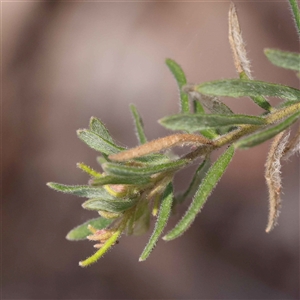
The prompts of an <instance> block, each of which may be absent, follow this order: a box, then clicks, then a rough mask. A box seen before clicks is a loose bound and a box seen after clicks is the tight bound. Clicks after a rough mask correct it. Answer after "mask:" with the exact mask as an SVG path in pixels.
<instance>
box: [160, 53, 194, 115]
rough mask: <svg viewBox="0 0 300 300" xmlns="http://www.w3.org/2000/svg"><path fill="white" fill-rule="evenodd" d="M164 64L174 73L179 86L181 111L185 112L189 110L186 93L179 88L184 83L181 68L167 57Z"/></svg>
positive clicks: (184, 79)
mask: <svg viewBox="0 0 300 300" xmlns="http://www.w3.org/2000/svg"><path fill="white" fill-rule="evenodd" d="M166 64H167V66H168V67H169V69H170V71H171V72H172V74H173V75H174V77H175V79H176V81H177V84H178V87H179V91H180V100H181V112H183V113H187V112H189V111H190V107H189V98H188V95H187V94H186V93H184V92H183V91H182V90H181V88H182V86H184V85H185V84H186V78H185V74H184V72H183V70H182V68H181V67H180V66H179V65H178V64H177V63H176V62H175V61H174V60H172V59H169V58H168V59H166Z"/></svg>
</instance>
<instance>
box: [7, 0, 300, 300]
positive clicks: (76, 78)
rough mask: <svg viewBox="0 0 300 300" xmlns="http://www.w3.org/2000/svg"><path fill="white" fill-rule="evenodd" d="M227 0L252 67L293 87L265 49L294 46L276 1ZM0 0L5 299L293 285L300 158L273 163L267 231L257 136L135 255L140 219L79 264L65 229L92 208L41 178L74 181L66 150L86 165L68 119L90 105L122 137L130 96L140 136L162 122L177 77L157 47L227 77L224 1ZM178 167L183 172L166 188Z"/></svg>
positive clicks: (83, 248)
mask: <svg viewBox="0 0 300 300" xmlns="http://www.w3.org/2000/svg"><path fill="white" fill-rule="evenodd" d="M236 4H237V9H238V14H239V18H240V22H241V26H242V31H243V36H244V39H245V41H246V43H247V50H248V53H249V57H250V59H251V61H252V69H253V74H254V77H255V78H257V79H260V80H266V81H270V82H276V83H283V84H287V85H290V86H293V87H299V81H298V80H297V78H296V76H295V74H294V73H293V72H289V71H285V70H283V69H279V68H277V67H275V66H272V65H271V64H270V63H269V62H268V61H267V59H266V58H265V56H264V54H263V49H264V48H266V47H270V48H279V49H283V50H288V51H298V50H299V40H298V38H297V34H296V30H295V28H294V24H293V22H292V20H291V17H290V10H289V7H288V4H287V1H281V2H275V1H273V2H264V1H256V2H253V1H251V2H250V1H249V2H247V1H245V2H243V1H239V2H237V3H236ZM1 5H2V59H3V60H2V75H3V78H2V87H3V94H2V119H1V122H2V125H3V128H2V145H3V148H2V153H3V158H2V160H3V161H2V168H3V170H2V174H3V180H2V183H3V192H2V283H1V285H2V298H3V299H299V160H298V158H297V157H293V158H292V159H291V161H290V162H289V163H288V164H287V165H285V166H284V167H283V170H282V171H283V184H284V190H283V192H284V194H283V197H282V198H283V208H282V212H281V215H280V219H279V226H277V227H276V229H275V230H274V231H273V232H271V233H270V234H266V233H265V226H266V223H267V215H268V202H267V197H268V195H267V188H266V185H265V182H264V175H263V174H264V163H265V159H266V155H267V151H268V148H269V143H268V142H266V143H264V144H262V145H260V146H258V147H256V148H254V149H251V150H249V151H246V152H245V151H239V152H237V153H236V155H235V158H234V160H233V162H232V164H231V165H230V167H229V169H228V171H227V172H226V174H225V176H224V177H223V179H222V180H221V182H220V183H219V185H218V187H217V188H216V190H215V191H214V193H213V194H212V196H211V197H210V198H209V201H208V202H207V204H206V205H205V208H204V209H203V211H202V213H201V214H200V215H199V216H198V218H197V220H196V221H195V223H194V224H193V226H192V227H191V228H190V230H189V231H188V232H187V233H186V234H185V235H184V236H182V237H181V238H179V239H177V240H175V241H172V242H168V243H165V242H163V241H160V242H159V244H158V246H157V248H156V249H155V250H154V251H153V253H152V255H151V256H150V258H149V259H148V260H147V261H146V262H143V263H139V262H138V257H139V255H140V253H141V252H142V250H143V247H144V245H145V243H146V242H147V239H148V237H149V234H150V233H149V234H147V235H145V236H141V237H126V236H123V237H122V239H121V241H120V243H119V244H118V245H117V246H115V247H114V248H113V249H112V250H111V251H110V252H109V253H107V254H106V255H105V257H104V258H102V259H101V260H100V261H99V262H98V263H97V264H96V265H93V266H92V267H90V268H85V269H82V268H80V267H78V261H79V260H82V259H83V258H85V257H87V256H88V255H90V254H91V253H92V252H93V251H94V250H93V248H92V244H91V243H90V242H78V243H72V242H69V241H67V240H65V235H66V233H67V232H68V231H69V230H70V229H71V228H73V227H74V226H76V225H78V224H80V223H82V222H84V221H85V220H87V219H88V218H93V217H95V216H96V215H95V213H92V212H86V211H83V210H82V209H81V203H82V199H80V198H76V197H72V196H68V195H63V194H60V193H57V192H55V191H52V190H50V189H49V188H48V187H46V182H48V181H54V182H60V183H66V184H84V183H85V182H86V181H87V180H88V178H87V176H86V175H85V174H83V173H82V172H81V171H80V170H78V169H76V166H75V165H76V162H85V163H87V164H89V165H91V166H93V167H95V168H97V163H96V156H97V153H96V152H95V151H93V150H91V149H89V148H88V147H87V146H86V145H85V144H83V143H82V142H81V141H80V140H79V139H77V137H76V133H75V131H76V129H78V128H85V127H87V126H88V122H89V118H90V116H96V117H99V118H101V120H102V121H103V122H104V123H105V124H106V125H107V127H108V128H109V130H110V132H111V134H112V136H113V137H114V138H115V139H116V141H118V142H119V143H120V144H121V145H126V146H129V147H131V146H134V145H136V138H135V135H134V131H133V126H132V117H131V115H130V112H129V109H128V105H129V104H130V103H135V104H136V105H137V107H138V109H139V111H140V113H141V115H142V116H143V118H144V123H145V128H146V133H147V135H148V137H149V139H154V138H158V137H162V136H164V135H166V134H168V131H167V130H165V129H163V128H162V127H161V126H160V125H158V124H157V122H156V121H157V120H158V119H159V118H161V117H163V116H165V115H169V114H172V113H176V112H177V111H178V91H177V87H176V83H175V81H174V79H173V77H172V75H171V74H170V72H169V70H168V68H167V67H166V66H165V64H164V60H165V58H167V57H170V58H173V59H175V60H176V61H177V62H178V63H180V65H181V66H182V68H183V69H184V70H185V72H186V74H187V77H188V81H189V82H192V83H200V82H204V81H209V80H214V79H222V78H234V77H237V75H236V72H235V69H234V65H233V62H232V58H231V51H230V48H229V43H228V39H227V32H228V25H227V15H228V9H229V1H223V2H213V1H210V2H139V3H137V2H122V1H118V2H63V1H61V2H60V1H52V2H46V1H45V2H26V1H24V2H22V1H19V2H9V1H6V2H2V3H1ZM225 101H226V103H228V104H229V105H230V106H231V107H232V108H233V110H235V111H236V112H239V113H243V112H244V113H250V114H259V113H261V112H262V111H261V109H260V108H259V107H256V106H255V105H254V104H253V103H252V102H251V100H249V99H246V98H242V99H225ZM271 102H272V103H273V104H276V103H278V100H276V99H271ZM190 177H191V170H186V171H184V172H182V174H181V175H179V176H178V177H177V178H176V186H177V189H178V190H180V189H182V188H184V187H185V186H186V184H187V182H188V180H189V178H190ZM187 206H188V203H186V204H184V205H183V207H182V208H181V210H179V212H178V215H176V216H174V217H173V218H172V220H171V221H170V227H171V226H172V225H174V224H175V223H176V221H177V220H178V219H179V218H180V214H181V213H183V211H184V209H186V208H187Z"/></svg>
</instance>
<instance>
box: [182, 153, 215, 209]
mask: <svg viewBox="0 0 300 300" xmlns="http://www.w3.org/2000/svg"><path fill="white" fill-rule="evenodd" d="M210 165H211V162H210V159H209V158H207V159H205V160H204V161H203V162H202V163H201V164H200V166H199V167H198V168H197V170H196V172H195V174H194V176H193V178H192V180H191V183H190V185H189V186H188V188H187V189H186V190H185V192H184V193H182V194H181V195H179V196H178V197H176V200H177V201H178V203H181V202H183V201H184V200H185V199H186V198H187V197H189V196H190V195H192V194H194V193H195V191H196V190H197V188H198V187H199V185H200V183H201V181H202V179H203V178H204V176H205V174H206V172H207V171H208V169H209V167H210Z"/></svg>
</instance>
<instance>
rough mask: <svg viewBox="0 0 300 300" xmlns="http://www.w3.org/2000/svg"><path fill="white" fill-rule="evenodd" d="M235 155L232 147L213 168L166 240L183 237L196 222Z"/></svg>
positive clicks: (165, 237)
mask: <svg viewBox="0 0 300 300" xmlns="http://www.w3.org/2000/svg"><path fill="white" fill-rule="evenodd" d="M233 154H234V147H233V146H230V147H229V148H228V149H227V150H226V152H225V153H224V154H223V155H221V156H220V158H219V159H218V160H217V161H216V162H215V163H214V164H213V165H212V166H211V168H210V169H209V170H208V172H207V174H206V176H205V177H204V178H203V180H202V183H201V184H200V186H199V189H198V191H197V192H196V194H195V197H194V199H193V202H192V203H191V205H190V207H189V208H188V210H187V211H186V213H185V215H184V216H183V218H182V219H181V221H180V222H179V223H178V224H177V225H176V226H175V227H174V228H173V229H172V230H171V231H170V232H169V233H168V234H167V235H166V236H164V240H166V241H170V240H173V239H175V238H177V237H178V236H180V235H182V234H183V233H184V232H185V231H186V230H187V229H188V228H189V227H190V225H191V224H192V222H193V221H194V220H195V218H196V216H197V214H198V213H199V212H200V210H201V208H202V207H203V205H204V203H205V202H206V200H207V198H208V196H209V195H210V194H211V192H212V190H213V189H214V187H215V186H216V185H217V183H218V182H219V180H220V178H221V176H222V175H223V173H224V172H225V170H226V168H227V166H228V164H229V163H230V161H231V159H232V156H233Z"/></svg>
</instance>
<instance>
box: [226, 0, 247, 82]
mask: <svg viewBox="0 0 300 300" xmlns="http://www.w3.org/2000/svg"><path fill="white" fill-rule="evenodd" d="M228 23H229V34H228V37H229V43H230V46H231V50H232V52H233V59H234V64H235V68H236V70H237V71H238V73H239V74H240V73H242V72H244V73H245V74H246V75H247V76H248V78H249V79H252V76H251V71H250V61H249V60H248V58H247V53H246V49H245V43H244V41H243V38H242V33H241V29H240V24H239V20H238V16H237V12H236V8H235V6H234V4H233V3H231V4H230V8H229V15H228Z"/></svg>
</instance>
